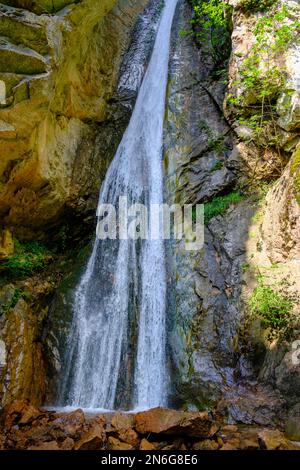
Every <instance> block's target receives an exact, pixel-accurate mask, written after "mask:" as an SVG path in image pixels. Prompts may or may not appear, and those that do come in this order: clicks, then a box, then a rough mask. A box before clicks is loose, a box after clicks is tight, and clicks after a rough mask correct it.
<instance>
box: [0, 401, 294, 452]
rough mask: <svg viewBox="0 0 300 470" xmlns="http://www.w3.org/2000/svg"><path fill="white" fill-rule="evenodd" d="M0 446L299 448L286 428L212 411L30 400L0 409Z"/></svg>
mask: <svg viewBox="0 0 300 470" xmlns="http://www.w3.org/2000/svg"><path fill="white" fill-rule="evenodd" d="M0 449H1V450H9V449H14V450H44V451H48V450H99V451H100V450H120V451H124V450H134V449H140V450H145V451H151V450H164V451H168V450H181V451H186V450H265V449H267V450H300V443H297V442H292V441H290V440H288V439H287V437H285V436H284V434H283V432H281V431H279V430H276V429H270V428H263V427H254V426H252V427H250V426H236V425H227V424H224V423H223V422H221V421H219V420H218V418H217V417H216V416H213V415H212V414H211V413H208V412H206V411H205V412H186V411H175V410H170V409H165V408H155V409H153V410H149V411H145V412H140V413H136V414H124V413H120V412H117V413H106V414H99V415H89V414H85V413H84V412H83V411H82V410H80V409H78V410H75V411H72V412H70V413H62V412H53V411H45V410H42V409H39V408H35V407H33V406H32V405H30V404H29V403H28V402H26V401H17V402H13V403H12V404H10V405H7V406H6V407H5V408H3V409H2V411H1V413H0Z"/></svg>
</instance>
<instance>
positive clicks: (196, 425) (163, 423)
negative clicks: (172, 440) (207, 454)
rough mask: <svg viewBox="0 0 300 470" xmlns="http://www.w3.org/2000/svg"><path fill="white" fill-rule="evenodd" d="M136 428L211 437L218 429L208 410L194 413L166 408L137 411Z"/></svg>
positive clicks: (155, 431)
mask: <svg viewBox="0 0 300 470" xmlns="http://www.w3.org/2000/svg"><path fill="white" fill-rule="evenodd" d="M135 429H136V430H137V431H138V432H139V433H140V434H149V433H153V434H173V435H186V436H193V437H200V438H201V437H202V438H205V437H210V436H212V435H213V434H215V432H216V431H217V428H216V427H214V426H213V422H212V419H211V417H210V416H209V414H208V413H207V412H201V413H192V412H186V411H175V410H170V409H166V408H155V409H153V410H150V411H145V412H141V413H137V415H136V417H135Z"/></svg>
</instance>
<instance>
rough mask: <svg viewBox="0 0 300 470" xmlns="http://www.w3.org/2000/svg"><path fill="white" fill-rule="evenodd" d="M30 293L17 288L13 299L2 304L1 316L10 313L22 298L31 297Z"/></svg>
mask: <svg viewBox="0 0 300 470" xmlns="http://www.w3.org/2000/svg"><path fill="white" fill-rule="evenodd" d="M29 298H30V294H29V293H28V292H27V291H24V290H22V289H15V291H14V293H13V295H12V297H11V299H10V300H9V301H8V302H7V303H5V304H2V305H0V316H1V315H5V314H6V313H8V312H9V311H10V310H11V309H12V308H14V307H15V306H16V305H17V303H18V302H19V300H20V299H29Z"/></svg>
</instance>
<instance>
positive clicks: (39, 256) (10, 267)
mask: <svg viewBox="0 0 300 470" xmlns="http://www.w3.org/2000/svg"><path fill="white" fill-rule="evenodd" d="M15 246H16V253H15V254H14V255H13V256H10V257H9V258H7V259H6V260H4V261H3V262H2V263H1V265H0V272H3V274H4V276H6V277H8V278H9V279H11V278H19V277H26V276H30V275H31V274H32V273H34V272H35V271H37V270H39V269H42V268H44V267H45V266H46V264H47V262H48V261H49V260H50V259H51V254H50V252H49V251H48V250H47V249H46V248H45V247H44V246H43V245H41V244H39V243H37V242H30V243H26V244H20V243H17V242H16V243H15Z"/></svg>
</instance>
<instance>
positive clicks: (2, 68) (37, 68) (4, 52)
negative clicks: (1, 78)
mask: <svg viewBox="0 0 300 470" xmlns="http://www.w3.org/2000/svg"><path fill="white" fill-rule="evenodd" d="M45 71H46V64H45V63H44V62H43V61H42V60H40V59H39V57H36V56H35V55H33V54H23V53H20V52H19V50H14V49H9V48H7V47H4V48H1V49H0V72H6V73H7V72H8V73H17V74H25V75H33V74H39V73H43V72H45Z"/></svg>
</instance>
